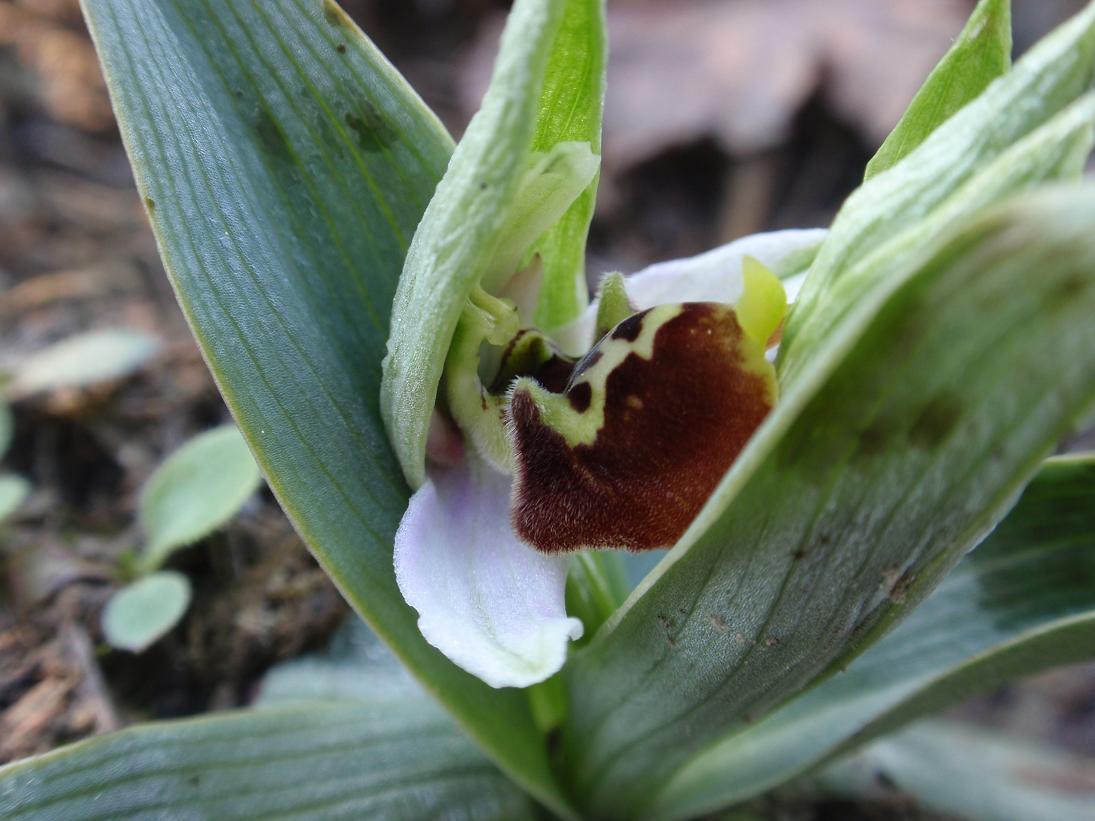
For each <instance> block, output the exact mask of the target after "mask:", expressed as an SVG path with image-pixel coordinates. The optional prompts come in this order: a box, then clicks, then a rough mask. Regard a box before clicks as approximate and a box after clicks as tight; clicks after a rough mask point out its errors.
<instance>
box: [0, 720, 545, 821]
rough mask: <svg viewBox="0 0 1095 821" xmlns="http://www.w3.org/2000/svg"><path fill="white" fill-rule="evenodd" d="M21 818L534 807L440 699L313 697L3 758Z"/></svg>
mask: <svg viewBox="0 0 1095 821" xmlns="http://www.w3.org/2000/svg"><path fill="white" fill-rule="evenodd" d="M0 815H2V816H3V817H4V818H5V819H6V820H7V821H45V820H46V819H59V818H65V819H74V818H84V819H90V818H122V817H128V818H218V819H268V818H274V817H276V818H285V819H314V818H325V819H326V818H330V819H337V818H346V819H357V818H439V817H444V818H454V819H469V821H471V820H472V819H476V820H477V819H499V821H501V819H522V818H531V817H532V813H531V808H530V807H529V802H528V799H527V797H526V796H525V795H524V794H523V793H521V791H520V790H519V789H518V788H517V787H516V786H515V785H514V784H513V783H512V782H510V781H508V780H507V779H506V777H505V776H504V775H502V773H501V772H500V771H499V770H498V769H497V768H496V767H494V765H493V764H491V762H490V761H489V760H488V759H487V758H485V757H484V756H483V755H482V753H480V752H479V750H478V749H476V747H475V745H474V744H473V742H472V741H471V740H470V739H469V738H467V736H465V735H463V734H462V733H461V732H460V731H459V730H458V729H457V728H456V727H454V726H453V725H452V723H451V722H450V721H449V719H448V718H447V717H446V716H445V715H444V714H443V713H441V712H440V710H438V709H437V708H436V707H435V706H434V705H433V704H431V703H428V702H426V701H424V700H423V701H421V702H419V703H415V704H406V703H402V704H400V703H396V702H393V701H390V700H389V701H384V702H381V703H379V704H377V705H370V704H364V703H356V702H351V701H312V702H308V701H302V702H296V703H294V704H292V705H289V704H286V705H283V706H278V707H269V708H265V709H256V710H243V711H239V712H233V713H227V714H221V715H214V716H209V717H205V718H199V719H191V720H186V721H164V722H159V723H155V724H146V725H143V726H138V727H133V728H130V729H127V730H122V731H121V732H118V733H113V734H111V735H107V736H101V737H99V738H93V739H90V740H89V741H84V742H81V743H79V744H77V745H75V746H73V747H67V748H62V749H61V750H58V751H56V752H53V753H49V754H47V755H45V756H41V757H38V758H35V759H30V760H28V761H25V762H21V763H17V764H13V765H9V766H8V767H4V768H0Z"/></svg>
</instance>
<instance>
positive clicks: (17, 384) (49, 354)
mask: <svg viewBox="0 0 1095 821" xmlns="http://www.w3.org/2000/svg"><path fill="white" fill-rule="evenodd" d="M161 344H162V342H161V340H160V338H159V337H156V336H153V335H152V334H148V333H144V332H142V331H136V330H133V329H130V328H106V329H103V330H98V331H89V332H88V333H84V334H77V335H76V336H72V337H69V338H68V339H63V340H61V341H60V342H57V343H56V344H53V345H50V346H49V347H47V348H43V349H42V350H41V351H39V352H38V353H36V354H33V355H32V356H30V357H28V358H27V359H26V360H25V361H24V362H23V363H22V364H21V365H20V366H19V367H18V369H17V370H16V371H15V375H14V378H13V379H12V381H11V383H10V384H9V385H8V388H7V394H8V396H9V397H13V398H17V397H22V396H28V395H30V394H33V393H38V392H40V391H48V390H56V389H58V388H79V387H83V386H86V385H93V384H95V383H96V382H106V381H108V380H111V379H120V378H121V377H123V376H128V375H129V374H131V373H133V372H134V371H136V370H137V369H139V368H140V367H141V366H142V365H144V364H145V362H147V361H148V360H149V359H151V358H152V357H153V356H154V355H155V354H156V352H157V351H159V349H160V346H161Z"/></svg>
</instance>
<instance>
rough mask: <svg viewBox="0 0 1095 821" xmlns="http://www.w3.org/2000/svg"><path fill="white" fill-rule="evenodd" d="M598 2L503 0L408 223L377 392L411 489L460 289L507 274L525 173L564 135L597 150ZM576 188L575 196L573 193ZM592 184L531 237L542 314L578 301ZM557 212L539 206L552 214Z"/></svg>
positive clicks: (566, 313)
mask: <svg viewBox="0 0 1095 821" xmlns="http://www.w3.org/2000/svg"><path fill="white" fill-rule="evenodd" d="M602 6H603V3H602V2H601V0H518V2H516V3H515V4H514V6H513V10H512V11H511V12H510V15H509V19H508V20H507V22H506V28H505V31H504V32H503V35H502V44H501V48H500V50H499V53H498V59H497V61H496V62H495V65H494V74H493V76H492V78H491V83H490V87H489V89H488V90H487V94H486V96H485V97H484V98H483V106H482V108H481V109H480V110H479V112H478V113H477V114H476V115H475V117H474V118H473V119H472V121H471V123H470V124H469V125H468V129H467V132H466V133H465V134H464V137H463V138H462V139H461V140H460V144H459V145H458V146H457V148H456V151H455V153H454V154H453V157H452V162H451V163H450V165H449V168H448V170H447V171H446V173H445V178H444V179H443V180H442V181H441V183H440V184H439V185H438V187H437V193H436V195H435V196H434V198H433V199H432V200H431V201H430V205H429V207H428V208H427V209H426V213H425V214H424V215H423V217H422V222H421V224H420V225H419V226H418V230H417V231H416V232H415V235H414V241H413V242H412V243H411V247H410V250H409V251H408V253H407V260H406V263H405V265H404V268H403V274H402V276H401V278H400V281H399V290H398V292H397V293H396V297H395V304H394V306H393V308H392V328H391V337H390V339H389V341H388V356H387V359H385V362H384V368H385V370H384V381H383V383H382V385H381V397H380V401H381V409H382V411H383V414H384V421H385V423H386V424H387V429H388V433H389V435H390V436H391V440H392V442H393V444H394V446H395V450H396V453H397V454H398V456H399V460H400V464H401V465H402V467H403V472H404V475H405V476H406V477H407V480H408V481H409V482H410V484H411V485H412V486H414V487H417V486H419V485H421V484H422V482H423V481H424V480H425V453H426V434H427V431H428V429H429V422H430V414H431V413H432V412H433V409H434V405H435V403H436V400H437V387H438V384H439V383H440V380H441V373H442V370H443V366H444V364H445V356H446V353H447V352H448V350H449V347H450V343H451V342H452V338H453V334H454V332H455V330H456V325H457V322H458V320H459V318H460V315H461V313H462V312H463V310H464V307H465V305H466V304H467V297H468V295H469V294H470V293H471V292H472V290H473V289H474V288H475V287H476V286H477V285H479V284H480V283H481V282H482V283H483V287H484V288H485V289H486V290H488V291H494V290H496V289H497V288H500V287H501V286H502V285H504V284H505V282H506V281H507V280H508V279H509V278H510V277H511V276H512V275H513V274H514V273H516V272H515V271H514V270H511V266H510V265H508V264H507V262H506V261H508V260H509V258H510V254H508V253H506V254H501V255H500V254H499V253H498V252H499V249H500V248H501V247H503V246H504V245H505V242H506V239H507V237H506V234H507V232H508V231H509V230H512V228H513V226H512V225H511V224H510V218H511V217H512V216H513V212H514V211H521V210H524V209H525V208H526V207H527V206H528V203H527V202H521V201H520V200H521V198H520V197H519V195H520V194H521V193H522V188H526V187H527V186H528V182H529V181H528V180H527V179H526V172H527V171H528V170H529V169H530V168H532V167H535V166H536V164H537V159H538V158H539V159H543V158H544V157H550V156H552V155H554V154H555V152H556V151H558V150H559V149H560V148H561V147H562V146H565V145H567V144H568V143H570V144H574V143H575V142H577V143H578V144H584V143H586V142H590V143H591V144H590V145H589V149H588V151H587V155H589V152H591V151H594V150H599V141H598V142H596V143H592V141H591V137H592V136H595V135H596V134H597V133H599V131H600V106H601V94H602V82H603V78H602V74H603V60H604V57H603V53H602V52H603V38H604V33H603V8H602ZM571 83H574V85H573V86H572V85H571ZM534 152H535V153H534ZM583 167H584V168H586V169H587V170H588V171H589V173H591V174H592V173H595V169H594V168H592V167H589V166H583ZM575 168H577V166H575ZM567 176H568V177H569V176H573V175H567ZM565 182H566V179H559V180H556V181H555V185H556V187H561V186H562V185H563V183H565ZM582 189H585V194H583V195H581V196H578V194H579V192H580V191H581V190H582ZM592 191H593V183H589V185H588V187H587V185H586V183H585V182H583V183H582V187H581V188H579V189H578V190H577V191H572V192H571V193H570V195H569V196H578V199H577V200H576V201H575V202H574V203H573V204H572V205H570V206H569V208H568V209H567V211H566V212H565V214H563V215H561V216H562V222H561V223H557V224H556V227H554V228H553V229H551V230H550V231H548V233H547V236H546V237H545V238H544V240H543V242H542V243H541V244H540V245H538V246H536V247H537V249H538V250H539V252H540V255H541V257H542V264H543V266H544V270H545V272H546V273H547V275H548V279H547V281H546V282H545V286H544V287H545V288H546V291H545V297H544V300H542V301H541V309H540V310H541V313H542V314H543V315H544V318H545V319H547V320H549V321H552V323H553V324H562V323H563V322H565V321H567V320H568V319H570V318H571V317H572V316H573V315H576V314H577V312H578V310H579V309H580V308H581V307H582V303H581V302H580V301H579V300H578V287H579V286H578V284H577V279H576V277H577V275H578V274H580V273H581V271H580V270H578V269H575V268H574V267H573V266H574V264H575V260H576V259H580V258H581V256H582V254H583V253H584V248H585V234H584V226H585V225H587V224H588V221H589V216H590V210H591V208H592ZM537 199H538V200H539V199H540V198H537ZM553 201H554V202H555V204H556V205H557V204H558V201H557V200H554V199H553ZM541 216H543V215H542V214H541ZM559 218H560V215H559V214H557V213H554V212H553V213H552V214H551V215H550V219H551V221H552V222H554V221H556V220H558V219H559ZM549 224H550V223H549ZM532 239H535V234H534V235H533V237H531V238H530V239H529V241H531V240H532ZM499 257H501V259H502V260H503V261H502V262H501V263H500V262H499ZM568 271H569V279H568V276H567V272H568ZM568 293H569V294H570V298H567V294H568Z"/></svg>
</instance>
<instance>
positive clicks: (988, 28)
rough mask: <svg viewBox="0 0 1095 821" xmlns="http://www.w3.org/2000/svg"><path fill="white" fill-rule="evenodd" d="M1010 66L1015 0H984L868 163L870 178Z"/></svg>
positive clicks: (898, 158) (917, 142) (898, 159)
mask: <svg viewBox="0 0 1095 821" xmlns="http://www.w3.org/2000/svg"><path fill="white" fill-rule="evenodd" d="M1010 66H1011V0H981V2H979V3H978V4H977V8H975V9H974V11H973V14H971V15H970V19H969V22H968V23H966V27H965V28H964V29H962V33H961V34H959V35H958V39H957V40H955V41H954V45H953V46H951V48H950V50H949V51H948V52H947V53H946V55H944V57H943V59H942V60H941V61H940V62H939V65H937V66H936V67H935V69H934V70H933V71H932V73H931V74H929V75H928V79H927V80H925V81H924V85H923V86H921V88H920V90H919V91H918V92H917V93H916V96H915V97H914V98H913V100H912V102H911V103H909V107H908V109H906V111H905V114H904V115H903V116H902V117H901V121H900V122H899V123H898V124H897V126H896V127H895V128H894V130H893V131H892V132H890V136H888V137H887V138H886V140H885V142H883V143H882V146H881V147H880V148H879V149H878V152H877V153H876V154H875V155H874V157H873V158H872V159H871V161H870V162H869V163H867V173H866V175H865V176H866V177H867V178H868V179H870V178H871V177H873V176H874V175H875V174H880V173H881V172H883V171H885V170H886V169H887V168H890V167H891V166H893V165H895V164H897V163H898V162H900V161H901V160H902V159H904V158H905V156H906V155H907V154H909V153H910V152H912V151H913V149H915V148H916V147H917V146H918V145H920V143H922V142H924V140H925V139H926V138H927V137H928V135H929V134H931V133H932V132H933V131H935V129H936V128H938V127H939V125H940V124H941V123H943V122H944V121H945V120H947V119H948V118H949V117H950V116H951V115H952V114H954V113H955V112H956V111H958V110H959V109H960V108H962V107H963V106H964V105H966V104H967V103H969V102H970V101H971V100H973V99H975V98H976V97H977V96H978V95H979V94H980V93H981V92H982V91H984V90H985V88H986V87H987V86H988V84H989V83H991V82H992V81H993V80H995V79H996V78H997V77H999V76H1000V75H1001V74H1004V73H1005V72H1006V71H1007V70H1008V68H1009V67H1010Z"/></svg>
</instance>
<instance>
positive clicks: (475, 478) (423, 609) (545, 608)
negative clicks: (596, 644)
mask: <svg viewBox="0 0 1095 821" xmlns="http://www.w3.org/2000/svg"><path fill="white" fill-rule="evenodd" d="M473 459H474V457H471V456H470V455H469V457H468V458H466V459H464V460H463V461H462V462H461V463H460V464H458V465H456V466H454V467H448V468H438V469H431V470H430V475H429V479H428V480H427V481H426V483H425V484H424V485H423V486H422V487H421V488H420V489H419V490H418V491H417V492H416V493H415V494H414V496H412V497H411V502H410V505H409V506H408V508H407V512H406V513H405V514H404V515H403V521H402V522H401V523H400V525H399V531H398V532H397V533H396V536H395V576H396V580H397V581H398V583H399V589H400V591H402V593H403V598H405V599H406V600H407V603H408V604H410V605H411V606H412V607H413V608H414V609H415V610H417V611H418V615H419V619H418V628H419V630H421V631H422V635H423V636H424V637H425V638H426V641H428V642H429V643H430V644H432V645H433V646H434V647H436V648H437V649H438V650H440V651H441V652H442V653H444V654H445V655H446V656H448V657H449V658H450V659H451V660H452V661H453V662H455V663H456V664H458V665H459V666H460V667H463V668H464V669H465V670H467V671H468V672H469V673H472V674H473V675H476V676H478V677H479V678H481V679H482V680H483V681H485V682H486V683H487V684H490V685H491V686H492V687H527V686H528V685H530V684H535V683H536V682H538V681H543V680H544V679H546V678H548V677H549V676H551V675H552V674H553V673H555V672H556V671H557V670H558V669H559V668H560V667H562V666H563V662H564V661H565V660H566V653H567V645H568V644H569V643H570V641H571V639H576V638H579V637H581V635H582V623H581V622H580V621H578V620H577V619H574V618H567V615H566V608H565V605H564V601H563V598H564V592H565V588H566V575H567V560H566V557H564V556H547V555H544V554H542V553H537V552H536V551H535V550H533V549H532V548H531V547H528V546H527V545H525V544H523V543H522V542H520V541H518V539H517V537H516V536H515V535H514V533H513V528H512V527H511V526H510V484H511V479H510V477H509V476H506V475H503V474H501V473H498V472H497V471H495V470H493V469H492V468H490V467H488V466H486V465H485V464H483V463H481V462H479V461H478V460H474V461H473Z"/></svg>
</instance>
